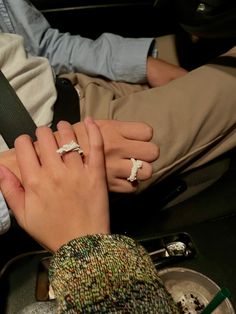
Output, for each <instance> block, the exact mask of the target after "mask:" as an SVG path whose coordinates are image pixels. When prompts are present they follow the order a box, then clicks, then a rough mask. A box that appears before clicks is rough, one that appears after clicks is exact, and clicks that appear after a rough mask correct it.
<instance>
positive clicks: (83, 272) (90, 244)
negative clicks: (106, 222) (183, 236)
mask: <svg viewBox="0 0 236 314" xmlns="http://www.w3.org/2000/svg"><path fill="white" fill-rule="evenodd" d="M49 277H50V282H51V284H52V287H53V289H54V293H55V295H56V298H57V300H58V301H59V307H60V312H63V313H65V312H67V311H68V310H69V308H70V309H73V310H74V313H77V312H82V313H84V312H86V313H87V312H93V313H101V312H102V311H106V310H110V311H112V310H113V311H114V310H115V309H122V311H123V312H133V311H134V310H135V311H137V312H139V311H144V312H146V311H148V310H149V311H154V310H155V311H156V312H158V313H178V311H177V308H176V305H175V304H174V302H173V300H172V298H171V297H170V295H169V294H168V293H167V291H166V290H165V288H164V287H163V285H162V282H161V281H160V279H159V278H158V274H157V271H156V269H155V267H154V265H153V264H152V261H151V259H150V257H149V256H148V254H147V253H146V251H145V250H144V249H143V248H142V247H141V246H140V245H139V244H138V243H136V242H135V241H134V240H132V239H130V238H127V237H125V236H120V235H94V236H87V237H83V238H78V239H75V240H72V241H71V242H70V243H69V244H68V245H65V246H63V247H62V248H61V249H60V250H59V251H58V252H57V253H56V254H55V255H54V257H53V259H52V262H51V267H50V271H49ZM137 291H138V292H137ZM115 300H116V301H115Z"/></svg>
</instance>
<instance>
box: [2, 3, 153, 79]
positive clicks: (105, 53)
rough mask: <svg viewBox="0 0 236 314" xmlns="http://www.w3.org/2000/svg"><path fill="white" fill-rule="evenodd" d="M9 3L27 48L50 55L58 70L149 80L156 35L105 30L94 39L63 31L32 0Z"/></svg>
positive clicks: (53, 65)
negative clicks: (148, 67) (124, 34)
mask: <svg viewBox="0 0 236 314" xmlns="http://www.w3.org/2000/svg"><path fill="white" fill-rule="evenodd" d="M6 3H7V10H8V14H9V16H10V20H11V23H12V25H13V28H14V32H16V33H17V34H19V35H22V36H23V37H24V39H25V45H26V49H27V51H28V52H29V53H30V54H32V55H37V56H42V57H46V58H48V59H49V62H50V64H51V66H52V67H53V68H54V70H55V72H56V74H62V73H66V72H81V73H85V74H87V75H91V76H97V75H101V76H104V77H107V78H109V79H111V80H117V81H126V82H131V83H142V82H146V61H147V55H148V51H149V48H150V45H151V44H152V42H153V38H124V37H121V36H119V35H115V34H111V33H104V34H102V35H101V36H100V37H98V38H97V39H96V40H92V39H89V38H84V37H81V36H79V35H71V34H70V33H68V32H67V33H60V32H59V30H57V29H53V28H51V27H50V25H49V23H48V21H47V20H46V19H45V18H44V16H43V15H42V14H41V13H40V12H39V11H38V10H37V9H36V8H35V7H34V6H33V5H32V4H31V3H30V2H29V1H27V0H6Z"/></svg>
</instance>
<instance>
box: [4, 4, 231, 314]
mask: <svg viewBox="0 0 236 314" xmlns="http://www.w3.org/2000/svg"><path fill="white" fill-rule="evenodd" d="M31 2H32V3H33V4H34V5H35V6H36V8H38V9H39V10H40V11H41V12H42V13H43V14H44V15H45V17H46V18H47V19H48V21H49V22H50V24H51V26H52V27H54V28H58V29H59V30H60V31H61V32H70V33H72V34H80V35H81V36H84V37H89V38H92V39H95V38H97V37H98V36H99V35H100V34H102V33H104V32H110V33H115V34H119V35H121V36H124V37H158V36H162V35H167V34H176V38H177V44H178V45H179V46H181V45H182V47H183V46H184V47H185V48H186V49H179V60H180V64H181V65H182V66H183V67H185V68H186V69H188V70H191V69H193V68H195V67H197V66H199V65H201V64H204V63H205V62H208V61H209V60H211V59H214V58H215V57H217V56H218V55H219V54H220V53H222V52H224V51H226V50H228V49H229V48H230V47H232V46H234V45H235V42H236V27H232V26H233V25H234V26H236V22H235V19H233V18H231V17H229V18H228V15H227V14H226V13H225V12H229V11H230V12H231V14H233V16H234V18H235V16H236V10H235V5H234V6H233V1H228V2H227V1H226V2H227V5H226V2H224V1H220V0H219V1H217V3H218V4H219V7H215V6H214V5H213V6H212V3H214V1H202V2H201V4H203V5H205V12H204V13H205V14H206V16H205V17H204V16H202V20H203V22H202V24H201V23H200V22H199V21H200V17H199V15H197V17H196V16H194V12H196V10H197V9H198V8H199V1H197V0H191V1H186V0H175V1H174V0H173V1H171V0H128V1H127V0H126V1H125V0H107V1H105V3H104V2H103V1H101V0H96V1H94V0H86V1H84V0H32V1H31ZM190 3H191V4H192V5H191V6H190ZM224 5H226V8H225V7H224ZM231 5H232V7H231ZM176 8H178V9H176ZM193 8H194V9H193ZM222 8H224V9H225V10H223V9H222ZM203 11H204V10H203ZM203 11H202V12H203ZM202 20H201V21H202ZM219 20H220V21H221V22H222V23H223V24H220V22H219ZM210 22H211V23H210ZM222 25H226V26H227V27H226V29H225V30H224V31H223V28H222ZM219 30H221V31H219ZM193 34H196V35H197V36H199V37H200V40H199V41H198V42H196V43H194V42H193V41H192V35H193ZM178 45H177V47H178ZM203 52H204V53H203ZM224 161H227V162H228V165H229V166H228V167H227V170H226V171H225V172H224V174H223V175H222V176H220V177H219V178H217V180H215V181H214V182H213V183H212V184H210V185H209V186H207V187H206V188H204V189H203V190H202V191H201V192H199V193H197V194H194V195H192V196H190V197H188V198H186V199H185V198H181V195H182V193H183V192H184V191H186V190H187V189H188V183H187V182H185V181H184V179H183V178H182V177H181V174H179V173H176V174H172V175H171V176H170V177H168V178H166V179H164V180H163V181H161V182H160V183H158V184H155V185H153V186H151V187H150V188H148V189H147V190H145V191H144V192H142V193H140V194H137V195H136V194H135V195H125V196H124V195H114V194H112V193H111V195H110V196H111V197H110V210H111V226H112V232H113V233H122V234H126V235H128V236H131V237H134V238H135V239H137V241H140V243H141V244H142V245H143V246H144V247H145V248H146V249H147V251H148V252H149V253H150V256H151V257H152V259H153V261H154V263H155V265H156V267H157V269H164V268H166V267H186V268H190V269H193V270H195V271H198V272H200V273H202V274H204V275H206V276H207V277H209V278H210V279H211V280H213V281H214V282H215V283H217V285H218V286H219V287H226V288H228V289H229V291H230V293H231V297H230V301H231V302H232V304H233V306H234V308H235V309H236V280H235V275H234V271H235V265H236V252H235V250H236V150H235V149H233V150H232V151H230V152H228V153H226V154H225V155H223V156H220V157H219V158H217V160H214V161H213V162H211V163H210V164H209V165H206V169H207V168H208V166H209V167H211V166H212V165H213V169H215V171H217V167H219V165H220V164H221V162H224ZM199 170H202V171H203V172H204V171H205V169H199ZM206 171H207V170H206ZM213 171H214V170H213ZM176 243H179V244H182V245H184V247H185V250H184V251H181V252H179V251H177V250H176V251H174V253H173V254H170V253H169V254H166V252H167V251H168V248H169V246H170V245H172V244H176ZM0 245H1V248H2V251H1V252H2V253H1V254H0V295H1V297H0V300H1V301H0V313H6V314H14V313H19V312H20V311H21V310H22V309H23V308H24V307H25V306H27V305H28V304H30V303H32V302H35V301H48V300H49V299H50V298H49V291H48V279H47V275H46V273H47V261H48V257H49V258H50V254H49V253H47V252H46V251H45V250H44V249H43V248H42V247H41V246H40V245H39V244H37V243H36V242H35V241H34V240H33V239H31V238H30V237H29V236H28V235H27V234H26V233H25V232H24V231H23V230H22V229H21V228H20V227H19V226H18V225H17V223H16V221H15V220H14V218H13V217H12V224H11V227H10V230H9V231H8V232H7V233H5V234H3V235H0ZM163 252H164V253H165V254H164V253H163ZM168 252H169V251H168Z"/></svg>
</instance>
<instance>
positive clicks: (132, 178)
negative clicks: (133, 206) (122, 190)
mask: <svg viewBox="0 0 236 314" xmlns="http://www.w3.org/2000/svg"><path fill="white" fill-rule="evenodd" d="M130 160H131V162H132V168H131V172H130V176H129V177H128V178H127V181H129V182H134V181H136V180H137V173H138V170H139V169H141V168H142V166H143V162H142V160H136V159H134V158H130Z"/></svg>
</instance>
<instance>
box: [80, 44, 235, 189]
mask: <svg viewBox="0 0 236 314" xmlns="http://www.w3.org/2000/svg"><path fill="white" fill-rule="evenodd" d="M230 54H231V55H233V56H236V49H234V50H231V52H230ZM85 80H86V86H85V85H84V86H85V88H84V89H83V95H82V102H83V104H84V105H83V111H82V118H84V117H85V116H86V115H91V116H93V117H94V118H95V119H115V120H123V121H143V122H146V123H149V124H150V125H151V126H152V127H153V129H154V137H153V141H154V142H155V143H157V144H158V145H159V146H160V150H161V155H160V157H159V159H158V160H157V161H156V162H155V163H154V164H153V169H154V174H153V176H152V178H151V179H150V180H148V181H146V182H143V183H142V184H140V190H142V189H144V188H146V187H147V186H148V185H150V184H151V183H153V182H157V181H160V180H161V179H163V178H165V177H166V176H168V175H170V174H171V173H173V172H175V171H177V170H179V171H180V169H181V172H186V171H187V170H192V169H195V168H197V167H199V166H202V165H204V164H206V163H207V162H209V161H211V160H213V159H214V158H216V157H218V156H220V155H222V154H223V153H225V152H227V151H228V150H230V149H231V148H233V147H234V146H235V144H236V130H235V128H236V93H235V92H234V90H235V88H236V70H235V68H234V69H233V68H229V67H224V66H217V65H205V66H202V67H200V68H198V69H196V70H194V71H192V72H190V73H189V74H187V75H186V76H184V77H182V78H179V79H177V80H175V81H172V82H170V83H169V84H168V85H165V86H163V87H159V88H153V89H144V90H141V91H137V92H135V93H127V94H126V95H125V96H122V97H117V95H116V92H112V88H111V85H110V86H109V88H107V86H105V85H104V84H101V83H100V80H98V79H94V78H88V77H86V78H85ZM88 82H89V83H88ZM80 84H81V82H80ZM117 84H118V83H117ZM141 149H142V148H141Z"/></svg>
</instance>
